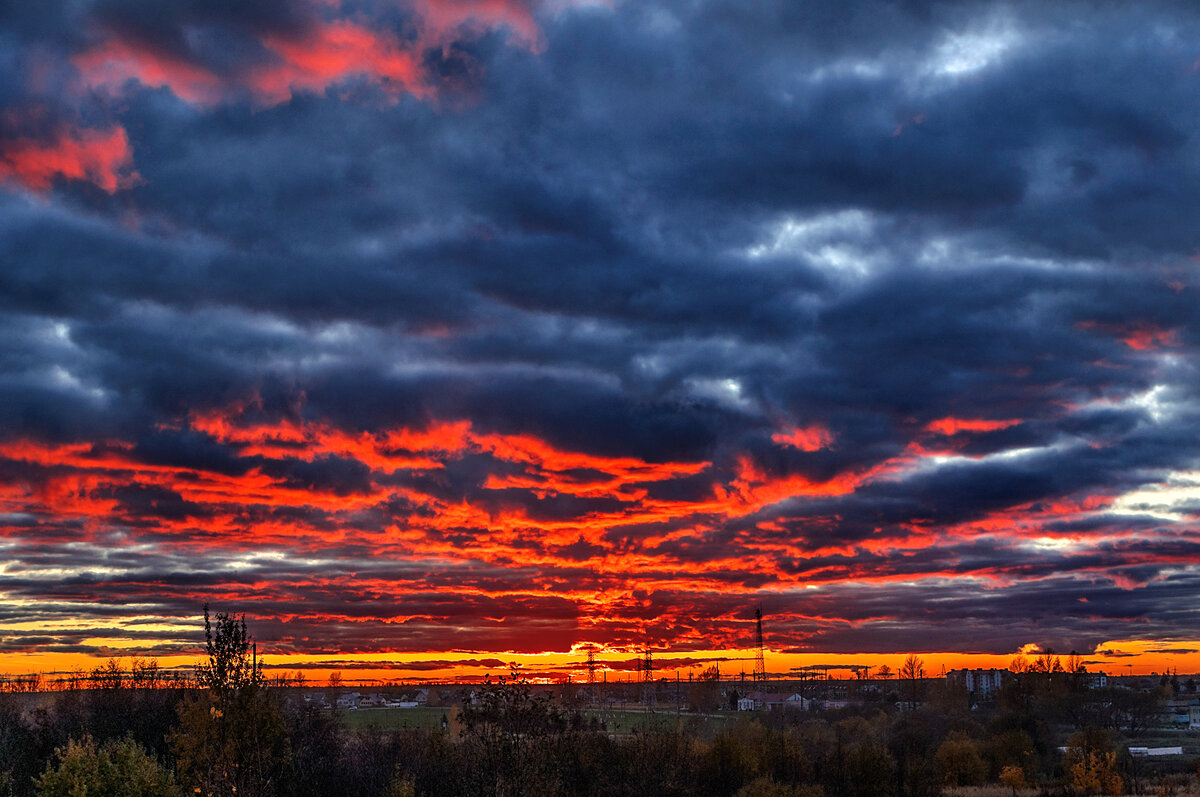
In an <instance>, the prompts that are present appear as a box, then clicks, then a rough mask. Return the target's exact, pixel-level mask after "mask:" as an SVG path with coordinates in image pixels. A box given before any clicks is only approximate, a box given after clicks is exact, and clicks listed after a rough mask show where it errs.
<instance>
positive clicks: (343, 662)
mask: <svg viewBox="0 0 1200 797" xmlns="http://www.w3.org/2000/svg"><path fill="white" fill-rule="evenodd" d="M1197 643H1200V640H1187V641H1183V642H1178V643H1176V644H1180V645H1186V646H1187V647H1189V648H1198V647H1200V645H1198V644H1197ZM1162 647H1163V643H1162V642H1158V641H1150V640H1126V641H1123V642H1106V643H1104V644H1103V645H1101V646H1100V648H1099V650H1108V651H1115V652H1117V653H1118V657H1116V658H1111V659H1104V658H1103V657H1102V656H1097V655H1096V654H1090V655H1088V654H1084V655H1082V656H1081V658H1082V659H1083V660H1084V661H1085V662H1086V664H1085V667H1086V669H1087V671H1088V672H1092V673H1100V672H1103V673H1106V674H1108V675H1110V676H1125V675H1137V676H1148V675H1161V674H1163V673H1178V674H1179V675H1180V676H1184V675H1188V676H1190V675H1195V674H1200V651H1197V652H1191V653H1180V654H1163V653H1157V652H1156V649H1160V648H1162ZM642 655H643V651H642V649H640V648H637V647H633V648H630V649H619V650H618V649H613V650H608V649H598V650H597V651H596V665H597V666H596V672H597V673H598V675H597V677H598V678H607V680H608V682H610V683H618V682H626V681H637V680H638V678H639V670H638V663H639V661H640V659H641V657H642ZM653 655H654V666H655V673H656V678H664V679H667V680H674V679H675V677H676V676H677V675H678V676H679V678H680V679H681V680H684V681H686V680H687V679H688V675H689V673H690V674H692V675H693V676H696V675H698V674H699V673H700V671H701V670H702V669H704V668H705V667H708V666H711V665H713V664H716V665H717V666H718V668H719V670H720V672H721V678H722V680H728V681H737V680H740V679H741V676H742V675H743V674H744V675H745V680H750V676H751V674H752V673H753V671H754V653H753V651H751V650H745V649H723V650H694V651H685V652H672V651H670V650H654V651H653ZM908 655H909V653H907V652H897V653H878V654H845V653H836V654H835V653H782V652H779V651H776V650H771V649H769V648H768V649H767V650H766V651H765V654H764V658H765V661H766V668H767V673H768V676H769V677H770V678H771V679H772V680H780V681H784V680H788V679H789V678H798V677H800V676H799V675H797V673H802V672H806V671H818V672H822V673H823V677H825V675H827V677H829V678H831V679H841V680H845V679H852V678H854V677H855V675H854V670H855V669H856V668H863V667H865V668H868V669H869V670H870V672H871V673H872V676H871V677H872V678H874V677H875V675H874V673H875V671H876V670H878V668H879V667H881V666H887V667H889V668H890V669H891V672H892V674H891V676H890V677H892V678H895V677H896V673H897V671H898V670H899V669H900V667H901V666H902V665H903V664H904V661H905V659H906V658H907V657H908ZM916 655H917V656H918V657H919V658H920V659H921V661H922V663H923V664H924V667H925V673H926V677H929V678H937V677H940V676H941V675H942V674H943V671H944V672H949V671H951V670H957V669H1000V670H1007V669H1009V668H1010V666H1011V665H1012V663H1013V661H1014V659H1016V658H1017V657H1018V656H1024V657H1025V658H1026V660H1027V661H1028V662H1030V663H1032V661H1033V660H1034V659H1035V658H1036V657H1037V656H1038V655H1039V652H1038V651H1037V649H1036V648H1035V647H1034V646H1032V645H1030V646H1026V647H1025V648H1024V649H1023V650H1017V651H1014V652H1013V653H1011V654H998V653H946V652H930V651H926V652H918V653H917V654H916ZM1055 655H1056V656H1058V657H1059V658H1060V660H1062V661H1063V662H1064V663H1065V661H1066V658H1067V654H1066V653H1062V654H1059V653H1055ZM110 658H112V659H115V660H116V661H118V662H119V663H120V664H122V666H125V667H127V666H128V664H129V661H130V658H131V657H125V656H111V657H91V656H78V655H53V654H28V655H25V656H12V655H5V656H0V676H4V677H9V678H12V677H18V676H26V675H30V674H35V673H36V674H42V675H43V676H44V677H45V678H47V679H49V680H53V678H55V677H59V676H66V675H79V674H83V675H86V674H87V672H89V671H90V670H91V669H92V668H94V667H96V666H98V665H99V664H101V663H104V662H106V661H108V660H109V659H110ZM141 658H144V659H150V658H154V657H149V656H143V657H141ZM334 658H336V659H337V661H338V664H337V666H331V665H330V664H329V663H328V662H329V661H330V659H331V657H330V656H315V655H277V654H271V653H269V652H262V651H261V650H260V660H261V661H262V662H263V663H264V665H265V666H266V668H267V669H266V674H267V676H268V677H273V676H279V675H284V676H291V675H292V674H294V673H303V675H304V680H305V683H306V684H307V685H309V686H321V685H323V684H325V683H328V681H329V679H330V677H331V676H332V675H334V674H335V673H336V674H337V676H338V677H339V678H340V680H341V681H342V683H344V684H349V683H357V682H371V683H385V682H398V681H402V682H408V683H451V682H456V681H459V682H472V681H479V680H482V679H483V678H484V677H485V676H491V677H496V676H498V675H507V674H508V673H509V672H512V671H513V670H515V671H517V672H520V673H522V674H523V675H525V676H526V677H528V678H530V679H531V680H534V681H540V682H548V683H559V682H563V681H565V680H566V679H567V677H568V676H570V678H571V680H572V681H573V682H576V683H578V682H580V681H581V680H583V679H585V678H586V675H587V669H586V659H587V654H586V651H585V650H584V649H583V647H580V648H579V649H577V650H573V651H563V652H543V653H519V652H514V651H495V652H489V651H467V652H464V651H427V652H423V653H413V652H406V653H402V654H401V653H385V652H380V653H373V654H361V655H355V654H349V655H344V656H336V657H334ZM480 659H495V660H496V661H497V663H495V664H492V665H491V666H482V665H479V664H476V663H471V662H475V661H478V660H480ZM203 660H204V658H203V656H200V655H188V656H161V657H157V658H155V661H156V662H157V663H158V666H159V668H160V670H163V671H184V672H187V671H188V670H190V668H192V667H194V666H196V665H197V664H200V663H202V661H203ZM442 661H448V662H453V661H461V662H463V663H462V664H461V665H454V664H447V665H446V666H444V667H438V668H437V669H429V668H428V667H427V665H428V664H429V663H430V662H434V663H439V662H442ZM375 663H378V664H379V666H378V667H372V666H371V665H372V664H375Z"/></svg>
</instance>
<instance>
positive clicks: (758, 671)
mask: <svg viewBox="0 0 1200 797" xmlns="http://www.w3.org/2000/svg"><path fill="white" fill-rule="evenodd" d="M754 623H755V631H754V641H755V642H756V643H757V644H758V650H757V651H756V653H755V656H754V680H756V681H765V680H767V664H766V662H765V661H764V660H763V634H762V607H761V606H759V607H758V608H757V609H755V610H754Z"/></svg>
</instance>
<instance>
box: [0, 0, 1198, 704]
mask: <svg viewBox="0 0 1200 797" xmlns="http://www.w3.org/2000/svg"><path fill="white" fill-rule="evenodd" d="M59 5H62V8H56V9H54V10H42V11H41V12H30V11H22V10H19V9H14V10H5V11H0V22H2V24H3V29H2V30H3V33H4V34H5V36H6V37H7V38H6V42H8V43H7V44H6V47H5V48H3V49H5V50H6V51H8V54H6V55H5V56H4V58H5V59H6V61H5V65H6V69H5V70H4V75H5V76H4V77H3V78H0V79H2V80H3V81H4V84H5V90H6V92H7V93H6V94H5V100H4V108H3V111H2V112H0V225H2V227H3V231H4V234H3V235H0V256H2V259H3V263H4V265H3V268H0V674H4V673H8V674H13V673H29V672H44V673H59V674H61V673H67V672H71V671H75V670H81V669H82V670H86V669H90V668H91V667H93V666H95V665H96V664H97V663H98V662H100V661H102V660H103V659H104V658H106V657H114V656H115V657H129V656H134V655H136V656H152V657H157V659H158V660H159V662H160V664H161V665H162V666H164V667H168V668H187V667H190V666H191V665H192V664H194V663H195V662H196V661H198V659H199V656H200V654H201V650H202V625H201V622H202V621H201V619H200V618H201V606H202V605H203V604H204V603H205V602H208V603H210V604H212V606H213V607H215V608H216V609H218V610H220V611H228V612H235V613H239V614H240V613H244V614H245V617H246V621H247V623H248V625H249V627H250V629H251V632H252V634H253V636H254V638H255V639H256V641H257V643H258V646H259V647H258V650H259V652H261V653H262V654H263V656H264V657H265V661H266V662H267V667H268V669H269V670H270V671H272V672H285V671H288V672H293V671H303V672H304V673H305V675H306V677H308V678H309V679H313V680H318V681H320V680H325V679H328V678H329V677H330V675H331V674H332V673H335V672H338V673H341V674H342V676H343V677H344V678H346V679H347V680H380V681H384V680H405V681H418V680H445V681H449V680H454V679H478V678H481V677H483V676H484V675H485V674H488V673H496V672H504V671H507V670H508V669H509V668H510V667H512V666H517V667H518V668H519V669H520V670H521V671H523V672H526V673H528V674H529V675H530V677H532V678H536V679H544V680H552V681H560V680H563V679H566V678H567V677H571V678H579V677H582V673H583V669H582V667H583V662H584V660H585V658H586V652H585V651H586V649H587V648H588V646H593V647H594V648H595V650H596V651H597V655H596V658H597V662H598V664H599V666H600V668H601V671H602V672H603V673H605V677H609V678H613V679H616V680H622V679H626V678H630V677H636V675H637V660H638V656H639V655H641V651H643V650H644V649H646V648H649V649H651V650H652V651H653V652H654V656H655V660H656V667H657V672H658V673H660V674H661V676H662V677H665V678H676V677H679V678H681V679H687V678H688V677H689V675H693V674H696V673H698V672H699V671H700V670H701V669H702V668H703V667H706V666H709V665H711V664H713V663H717V664H719V666H720V668H721V671H722V673H723V674H728V675H729V676H730V677H735V678H736V677H739V675H740V673H742V672H744V671H751V670H753V665H754V662H753V653H752V651H751V648H752V647H753V645H754V612H755V608H756V607H760V606H761V608H762V611H763V614H764V618H765V619H764V628H765V636H766V640H765V644H766V648H767V651H766V657H767V662H766V666H767V669H768V671H769V672H770V673H772V674H773V675H776V676H779V677H788V676H794V675H796V674H797V673H803V672H805V671H806V668H820V669H822V671H827V672H829V673H830V674H831V675H833V676H834V677H853V673H854V671H855V668H861V667H870V668H877V667H878V666H880V665H885V664H886V665H888V666H889V667H891V668H893V669H896V668H898V667H899V665H900V664H901V663H902V661H903V659H904V657H905V656H906V655H907V654H909V653H913V652H915V653H919V654H921V655H922V657H923V658H924V660H925V663H926V667H927V670H928V671H929V672H931V673H936V672H939V671H940V670H941V669H942V668H947V669H951V668H956V667H962V666H971V667H1005V666H1007V665H1008V664H1009V662H1010V661H1011V660H1012V659H1013V657H1014V656H1016V655H1018V654H1020V653H1025V654H1028V655H1036V653H1037V652H1039V651H1054V652H1056V653H1060V654H1064V655H1065V654H1067V653H1068V652H1069V651H1077V652H1078V653H1079V654H1080V655H1081V656H1082V658H1083V660H1084V661H1085V663H1086V665H1087V667H1088V668H1089V669H1091V670H1103V671H1106V672H1109V673H1112V674H1128V673H1139V674H1141V673H1150V672H1163V671H1167V670H1178V671H1179V672H1181V673H1182V672H1185V671H1186V672H1200V608H1197V605H1196V596H1197V594H1200V522H1198V521H1200V436H1198V435H1197V434H1196V429H1197V428H1200V427H1198V426H1197V421H1198V420H1200V395H1198V393H1197V387H1198V386H1200V373H1198V371H1197V359H1196V351H1197V345H1198V332H1197V329H1198V326H1197V310H1196V308H1197V307H1200V295H1198V292H1200V291H1198V289H1200V280H1198V279H1197V268H1200V264H1198V262H1197V254H1196V253H1197V252H1200V240H1193V239H1196V238H1197V233H1196V232H1195V231H1194V230H1195V229H1196V225H1195V217H1196V214H1193V213H1191V208H1190V204H1191V202H1192V200H1193V199H1197V200H1198V202H1200V199H1198V198H1200V191H1197V190H1195V186H1196V185H1200V180H1193V179H1192V178H1193V177H1195V176H1197V174H1198V173H1200V170H1198V169H1197V163H1198V162H1200V161H1198V160H1197V158H1193V157H1192V155H1193V153H1192V149H1193V147H1195V146H1196V144H1195V142H1194V141H1193V139H1194V138H1195V135H1194V134H1193V132H1192V131H1193V130H1195V129H1197V126H1196V121H1197V120H1195V119H1193V118H1192V117H1193V116H1195V115H1196V111H1195V110H1194V109H1195V108H1196V107H1197V106H1196V103H1195V101H1194V94H1195V88H1196V85H1197V83H1196V81H1197V80H1200V76H1198V75H1197V74H1195V72H1194V70H1190V69H1189V65H1191V64H1192V63H1194V62H1195V61H1196V59H1197V58H1200V51H1197V52H1192V51H1193V50H1196V47H1194V46H1193V45H1192V44H1191V42H1195V41H1200V39H1197V38H1196V37H1195V36H1193V35H1192V34H1193V33H1196V32H1197V31H1195V30H1193V28H1196V27H1197V20H1192V19H1190V17H1189V18H1188V19H1181V18H1175V17H1170V18H1167V17H1166V16H1164V18H1163V19H1162V20H1159V22H1161V24H1156V25H1148V24H1147V22H1146V20H1145V19H1143V18H1142V17H1140V16H1139V15H1138V14H1137V13H1135V12H1134V11H1132V10H1128V9H1121V8H1115V7H1113V8H1110V7H1104V8H1103V10H1099V9H1097V10H1096V11H1095V14H1094V15H1093V16H1094V18H1092V20H1091V23H1090V27H1088V28H1087V29H1086V30H1085V29H1083V28H1080V27H1078V26H1070V25H1066V24H1065V22H1064V18H1063V17H1062V16H1061V14H1062V13H1065V12H1060V11H1057V10H1053V9H1040V8H1035V7H1034V6H1028V7H1025V6H1021V7H1019V8H1018V7H1014V9H1015V10H1013V13H1012V15H1011V18H1009V17H1005V18H1004V19H1002V20H1000V21H996V19H993V18H991V17H988V18H984V17H985V16H986V15H983V14H982V12H977V11H975V10H971V9H969V8H967V7H965V6H964V7H963V8H962V9H960V10H958V11H954V12H953V13H951V11H950V10H946V9H942V10H930V11H929V12H928V15H927V16H925V15H922V14H913V13H910V12H909V11H906V10H904V4H884V5H882V6H880V7H879V8H878V9H875V10H874V11H873V12H872V13H869V14H862V15H856V14H848V15H847V16H846V17H845V18H842V17H841V16H840V14H841V13H842V12H832V11H831V12H830V14H831V15H832V17H837V20H836V24H835V21H834V20H833V19H832V17H830V18H826V17H821V18H820V19H819V20H817V19H810V18H809V17H808V13H809V12H801V11H797V10H795V9H794V8H792V5H793V4H787V3H768V4H766V5H764V6H763V8H761V9H758V10H756V11H754V12H750V11H747V10H746V9H745V8H744V7H743V6H742V5H740V4H737V3H723V2H698V3H669V2H666V3H658V2H649V3H632V2H611V3H604V2H575V1H574V0H554V1H553V2H552V1H551V0H399V1H397V2H392V1H391V0H389V1H388V2H383V1H382V0H379V1H378V2H377V1H376V0H364V2H353V3H352V2H349V0H286V1H284V2H278V3H269V4H256V3H246V4H239V3H218V4H213V3H204V2H190V0H189V1H188V2H180V3H176V4H169V7H167V6H164V7H163V8H162V9H160V13H154V14H144V13H140V11H139V9H138V6H139V5H140V4H139V3H136V2H130V3H110V2H98V1H97V2H92V0H86V1H85V2H80V3H70V4H59ZM801 5H802V4H801ZM796 8H799V6H796ZM1154 13H1157V12H1154ZM1146 14H1147V15H1149V16H1153V13H1152V12H1150V11H1147V12H1146ZM1180 16H1181V17H1183V16H1188V15H1186V14H1183V13H1182V12H1181V13H1180ZM985 23H986V24H985ZM823 26H824V27H823Z"/></svg>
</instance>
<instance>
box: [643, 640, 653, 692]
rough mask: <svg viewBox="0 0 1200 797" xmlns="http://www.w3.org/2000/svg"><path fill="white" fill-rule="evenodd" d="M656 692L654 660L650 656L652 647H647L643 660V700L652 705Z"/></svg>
mask: <svg viewBox="0 0 1200 797" xmlns="http://www.w3.org/2000/svg"><path fill="white" fill-rule="evenodd" d="M653 690H654V659H653V658H652V657H651V655H650V645H649V644H647V645H646V649H645V653H644V658H643V659H642V700H643V702H645V703H646V705H650V702H651V697H652V694H653Z"/></svg>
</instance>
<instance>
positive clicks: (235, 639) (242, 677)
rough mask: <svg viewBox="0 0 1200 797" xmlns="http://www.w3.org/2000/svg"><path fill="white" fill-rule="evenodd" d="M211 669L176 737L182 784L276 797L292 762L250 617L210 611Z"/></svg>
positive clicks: (202, 674) (187, 704)
mask: <svg viewBox="0 0 1200 797" xmlns="http://www.w3.org/2000/svg"><path fill="white" fill-rule="evenodd" d="M204 638H205V643H206V644H205V647H206V649H207V651H208V662H207V664H204V665H201V666H200V667H198V668H197V680H198V681H199V683H200V684H201V686H202V687H204V689H203V691H202V692H201V693H199V694H195V695H192V696H191V697H190V698H189V699H185V700H184V701H182V702H181V704H180V706H179V726H178V727H177V728H176V729H175V730H174V732H173V733H172V735H171V749H172V751H173V752H174V754H175V759H176V763H177V766H178V773H179V778H180V781H181V782H182V783H183V785H184V787H185V789H186V790H187V791H188V792H189V793H197V790H198V793H199V794H202V795H205V797H209V796H210V795H211V797H271V795H273V794H275V793H276V790H277V789H278V787H279V784H280V782H281V780H282V779H283V776H284V774H285V772H286V768H287V765H288V762H289V760H290V751H289V745H288V737H287V729H286V726H285V725H284V721H283V714H282V711H281V710H280V706H279V703H278V701H277V700H276V699H275V696H274V695H273V694H272V693H271V692H270V691H269V690H268V689H266V688H265V687H263V686H262V669H261V664H260V663H259V662H258V661H257V655H256V653H255V652H254V648H253V643H252V642H251V641H250V638H249V636H248V634H247V632H246V621H245V618H244V617H240V618H234V617H232V616H230V615H228V614H217V616H216V624H215V626H214V625H213V624H212V623H211V621H210V619H209V613H208V604H205V605H204Z"/></svg>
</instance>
